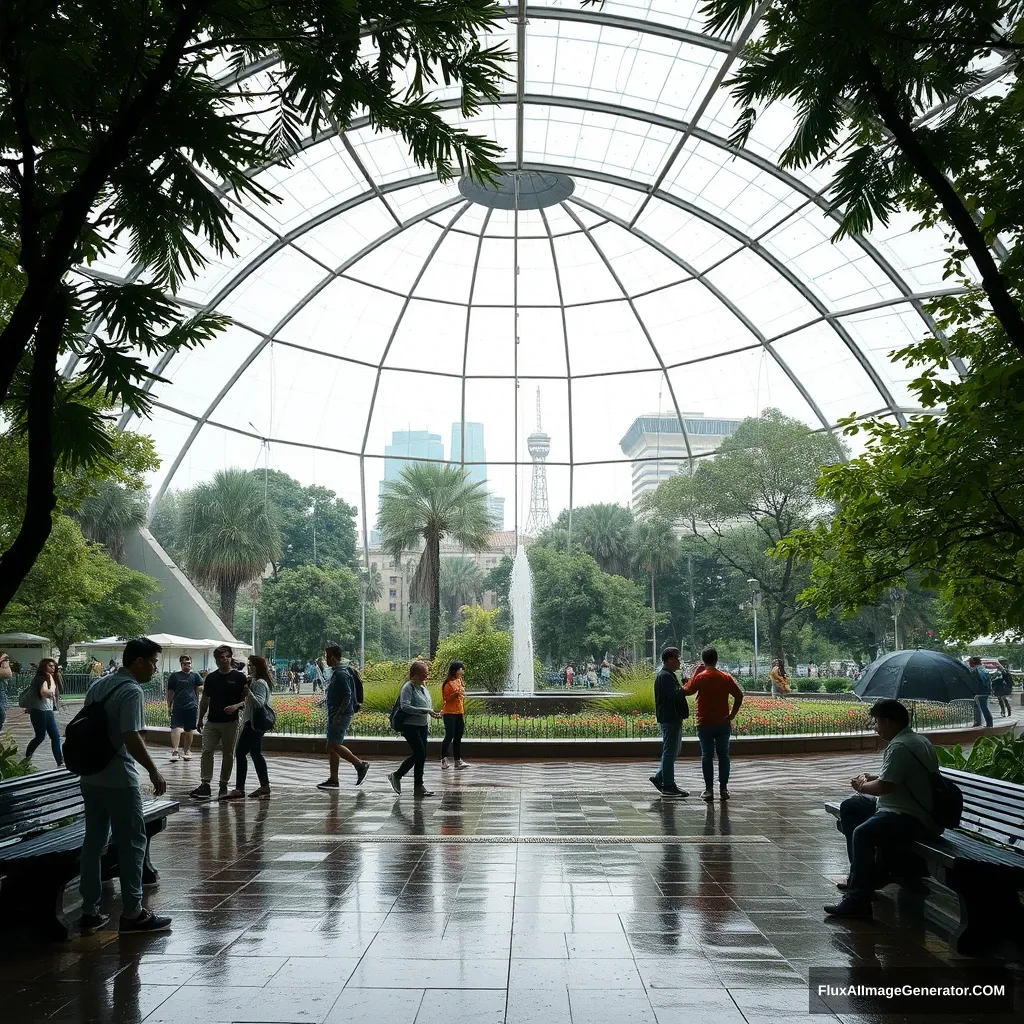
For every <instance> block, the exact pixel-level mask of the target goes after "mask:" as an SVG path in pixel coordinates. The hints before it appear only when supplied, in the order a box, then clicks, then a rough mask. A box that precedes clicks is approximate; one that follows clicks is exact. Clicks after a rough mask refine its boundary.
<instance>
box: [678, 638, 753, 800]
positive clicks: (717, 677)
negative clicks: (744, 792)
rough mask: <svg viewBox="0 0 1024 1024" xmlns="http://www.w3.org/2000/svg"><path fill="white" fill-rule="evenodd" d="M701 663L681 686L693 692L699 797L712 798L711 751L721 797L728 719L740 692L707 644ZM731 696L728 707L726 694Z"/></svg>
mask: <svg viewBox="0 0 1024 1024" xmlns="http://www.w3.org/2000/svg"><path fill="white" fill-rule="evenodd" d="M700 658H701V661H702V662H704V664H703V666H702V667H701V668H700V669H698V670H697V671H696V672H695V673H694V674H693V678H692V679H691V680H690V681H689V682H688V683H687V684H686V685H685V686H684V687H683V693H685V694H696V695H697V739H698V740H700V767H701V771H702V772H703V773H704V792H703V793H701V799H702V800H714V798H715V793H714V788H715V754H716V753H717V755H718V785H719V790H720V793H721V797H722V799H723V800H728V799H729V737H730V736H731V735H732V720H733V719H734V718H735V717H736V714H737V712H738V711H739V709H740V705H741V704H742V703H743V691H742V690H741V689H740V688H739V686H738V685H737V683H736V680H735V679H733V677H732V676H731V675H729V673H728V672H719V671H718V669H717V668H716V666H717V665H718V651H716V650H715V649H714V647H709V648H708V649H707V650H706V651H704V652H703V653H702V654H701V656H700ZM730 695H731V696H732V698H733V704H732V710H731V711H730V710H729V697H730Z"/></svg>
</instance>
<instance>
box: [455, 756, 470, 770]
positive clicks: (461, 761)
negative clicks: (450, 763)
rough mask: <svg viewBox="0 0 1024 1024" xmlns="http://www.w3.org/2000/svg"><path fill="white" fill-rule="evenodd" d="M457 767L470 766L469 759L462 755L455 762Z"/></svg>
mask: <svg viewBox="0 0 1024 1024" xmlns="http://www.w3.org/2000/svg"><path fill="white" fill-rule="evenodd" d="M455 767H456V768H468V767H469V762H468V761H463V760H462V758H461V757H460V758H459V759H458V761H456V762H455Z"/></svg>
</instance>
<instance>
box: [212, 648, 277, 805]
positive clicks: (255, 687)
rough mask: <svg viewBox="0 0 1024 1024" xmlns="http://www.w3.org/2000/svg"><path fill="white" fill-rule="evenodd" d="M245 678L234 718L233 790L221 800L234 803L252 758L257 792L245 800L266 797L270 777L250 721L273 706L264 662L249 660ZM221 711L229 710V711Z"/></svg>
mask: <svg viewBox="0 0 1024 1024" xmlns="http://www.w3.org/2000/svg"><path fill="white" fill-rule="evenodd" d="M248 667H249V678H248V680H246V684H245V698H244V699H243V701H242V704H241V707H240V708H237V709H236V710H239V711H240V712H241V714H240V715H239V718H238V742H237V743H236V744H235V788H234V789H233V790H231V792H230V793H227V794H226V795H225V797H224V799H225V800H237V799H238V798H239V797H243V796H245V777H246V774H247V773H248V769H249V762H248V760H247V758H249V757H251V758H252V764H253V767H254V768H255V769H256V778H257V779H259V780H260V785H259V789H254V790H253V791H252V792H251V793H250V794H249V796H250V797H254V798H256V799H261V798H263V797H268V796H270V776H269V774H268V773H267V759H266V758H265V757H264V756H263V733H262V732H258V731H257V729H256V724H255V721H254V717H255V715H256V711H257V709H258V708H263V707H266V706H267V705H268V704H273V700H272V698H271V696H270V669H269V667H268V666H267V659H266V658H261V657H260V656H259V655H258V654H253V655H250V656H249V666H248ZM225 710H227V711H230V710H232V708H231V707H228V708H226V709H225Z"/></svg>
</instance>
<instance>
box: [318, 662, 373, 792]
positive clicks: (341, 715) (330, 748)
mask: <svg viewBox="0 0 1024 1024" xmlns="http://www.w3.org/2000/svg"><path fill="white" fill-rule="evenodd" d="M324 658H325V659H326V661H327V676H328V680H327V689H326V692H325V694H324V700H325V702H326V705H327V759H328V764H329V766H330V772H331V774H330V775H329V776H328V777H327V778H326V779H325V780H324V781H323V782H321V783H320V784H319V785H318V786H317V787H316V788H317V789H324V790H328V789H338V788H340V783H339V782H338V769H339V768H340V767H341V762H342V761H343V760H344V761H348V763H349V764H350V765H352V767H353V768H355V770H356V785H357V786H359V785H361V784H362V781H363V779H365V778H366V773H367V772H368V771H369V770H370V762H369V761H363V760H362V759H361V758H358V757H356V755H355V754H353V753H352V751H351V750H349V749H348V747H346V746H345V734H346V733H347V732H348V727H349V726H350V725H351V724H352V716H353V715H354V714H355V713H356V712H357V711H358V710H359V707H358V704H357V702H356V695H355V692H354V690H353V682H354V680H353V678H352V673H351V671H350V670H349V668H348V667H347V666H345V665H342V663H341V648H340V647H339V646H338V645H337V644H331V645H330V647H325V648H324ZM310 664H312V662H311V663H310Z"/></svg>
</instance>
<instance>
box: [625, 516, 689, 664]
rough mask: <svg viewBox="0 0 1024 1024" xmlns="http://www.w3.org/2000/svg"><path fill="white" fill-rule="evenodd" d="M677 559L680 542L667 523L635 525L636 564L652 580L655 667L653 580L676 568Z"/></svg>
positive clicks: (654, 627)
mask: <svg viewBox="0 0 1024 1024" xmlns="http://www.w3.org/2000/svg"><path fill="white" fill-rule="evenodd" d="M678 557H679V540H678V538H677V537H676V535H675V534H674V533H673V532H672V527H671V526H669V524H668V523H666V522H664V521H663V520H660V519H652V520H648V521H647V522H641V523H637V524H636V529H635V530H634V532H633V564H634V565H635V566H636V567H637V568H638V569H640V570H642V571H643V572H644V573H645V574H650V577H651V628H652V630H653V633H652V640H651V648H652V657H653V658H654V660H655V664H656V663H657V654H658V621H657V607H656V605H655V601H654V580H655V577H656V576H657V575H658V573H661V572H664V571H665V570H666V569H667V568H669V566H671V565H673V564H674V563H675V561H676V559H677V558H678Z"/></svg>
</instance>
